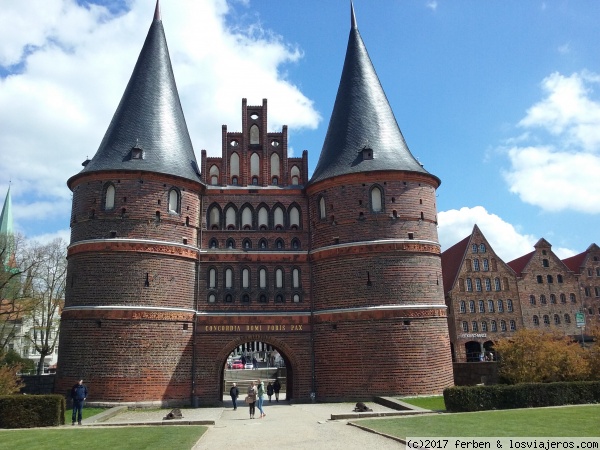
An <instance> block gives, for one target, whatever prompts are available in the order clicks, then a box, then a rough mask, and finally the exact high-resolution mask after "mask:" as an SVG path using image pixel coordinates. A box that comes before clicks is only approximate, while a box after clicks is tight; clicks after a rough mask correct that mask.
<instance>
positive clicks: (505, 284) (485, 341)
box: [442, 225, 523, 362]
mask: <svg viewBox="0 0 600 450" xmlns="http://www.w3.org/2000/svg"><path fill="white" fill-rule="evenodd" d="M442 270H443V273H444V293H445V296H446V305H447V306H448V328H449V331H450V340H451V342H452V352H453V359H454V360H455V361H460V362H464V361H479V360H481V359H482V358H483V359H490V358H494V355H493V351H492V350H493V344H494V342H495V341H497V340H498V339H501V338H505V337H509V336H510V335H511V334H512V333H514V332H515V331H516V330H517V329H520V328H522V326H523V321H522V312H521V305H520V303H519V301H518V287H517V280H516V277H515V273H514V271H513V270H512V269H511V268H510V267H509V266H508V265H507V264H506V263H505V262H504V261H503V260H502V259H501V258H500V257H499V256H498V255H497V254H496V253H495V252H494V249H493V248H492V246H491V245H490V244H489V242H488V241H487V239H486V238H485V236H484V235H483V233H482V232H481V230H480V229H479V227H478V226H477V225H475V226H474V227H473V232H472V233H471V235H469V236H467V237H466V238H464V239H463V240H462V241H460V242H458V243H457V244H455V245H453V246H452V247H450V248H449V249H447V250H446V251H444V252H443V253H442Z"/></svg>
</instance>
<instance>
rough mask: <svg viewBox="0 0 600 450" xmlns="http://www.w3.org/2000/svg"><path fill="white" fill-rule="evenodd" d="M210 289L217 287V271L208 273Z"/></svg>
mask: <svg viewBox="0 0 600 450" xmlns="http://www.w3.org/2000/svg"><path fill="white" fill-rule="evenodd" d="M208 287H209V288H211V289H214V288H216V287H217V270H216V269H210V270H209V271H208Z"/></svg>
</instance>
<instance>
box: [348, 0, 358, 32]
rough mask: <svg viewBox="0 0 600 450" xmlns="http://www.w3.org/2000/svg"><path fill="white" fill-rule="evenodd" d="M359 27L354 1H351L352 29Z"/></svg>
mask: <svg viewBox="0 0 600 450" xmlns="http://www.w3.org/2000/svg"><path fill="white" fill-rule="evenodd" d="M355 28H358V26H357V25H356V16H355V15H354V2H352V1H351V2H350V29H352V30H353V29H355Z"/></svg>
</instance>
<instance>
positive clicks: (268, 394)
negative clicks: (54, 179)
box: [267, 381, 273, 403]
mask: <svg viewBox="0 0 600 450" xmlns="http://www.w3.org/2000/svg"><path fill="white" fill-rule="evenodd" d="M267 396H268V397H269V403H271V397H272V396H273V385H272V384H271V382H270V381H269V384H267Z"/></svg>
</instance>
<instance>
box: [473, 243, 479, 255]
mask: <svg viewBox="0 0 600 450" xmlns="http://www.w3.org/2000/svg"><path fill="white" fill-rule="evenodd" d="M478 249H479V246H478V245H477V244H473V245H472V246H471V251H472V252H473V253H477V250H478Z"/></svg>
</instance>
